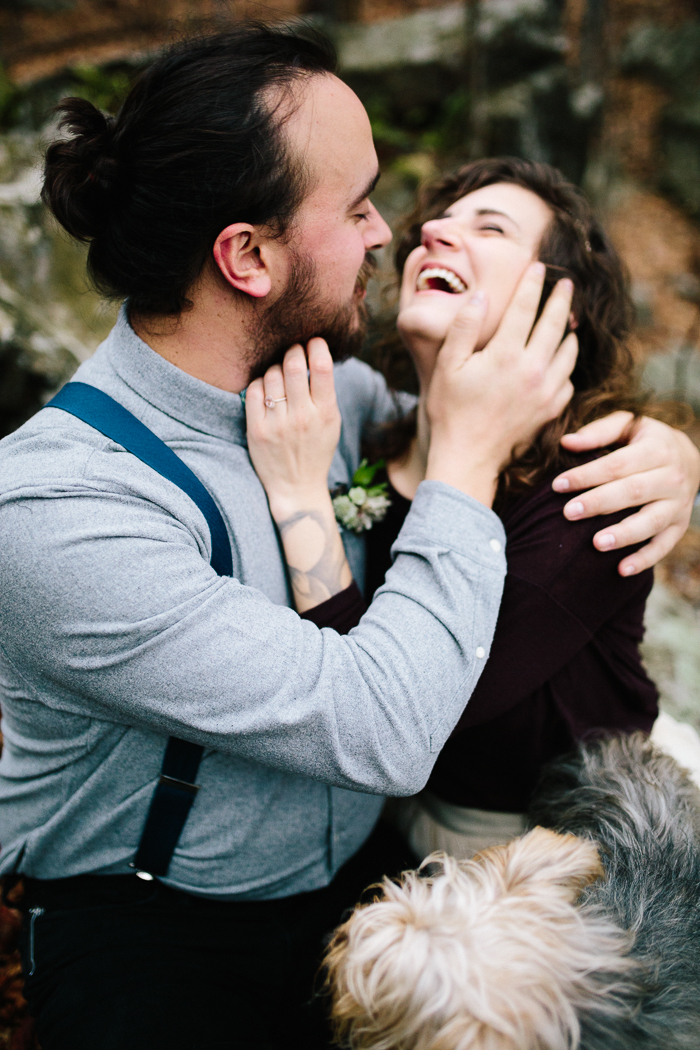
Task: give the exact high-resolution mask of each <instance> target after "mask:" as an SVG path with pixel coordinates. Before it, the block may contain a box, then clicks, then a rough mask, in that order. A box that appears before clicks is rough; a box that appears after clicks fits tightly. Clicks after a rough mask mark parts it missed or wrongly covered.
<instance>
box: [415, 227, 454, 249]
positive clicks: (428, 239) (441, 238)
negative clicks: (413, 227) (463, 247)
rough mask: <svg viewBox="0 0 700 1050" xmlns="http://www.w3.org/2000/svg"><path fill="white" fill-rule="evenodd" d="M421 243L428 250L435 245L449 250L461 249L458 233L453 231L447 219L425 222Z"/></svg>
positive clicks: (422, 228)
mask: <svg viewBox="0 0 700 1050" xmlns="http://www.w3.org/2000/svg"><path fill="white" fill-rule="evenodd" d="M421 242H422V244H423V245H425V247H426V248H427V249H428V250H430V249H431V248H432V247H434V246H435V245H441V246H442V247H448V248H457V247H459V239H458V237H457V233H456V231H455V230H453V229H451V227H450V223H449V221H448V220H447V219H430V220H429V221H428V222H424V223H423V226H422V227H421Z"/></svg>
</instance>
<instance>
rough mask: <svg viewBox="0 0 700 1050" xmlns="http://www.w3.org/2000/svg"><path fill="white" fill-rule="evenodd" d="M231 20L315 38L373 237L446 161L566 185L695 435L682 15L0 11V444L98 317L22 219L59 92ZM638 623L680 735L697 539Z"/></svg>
mask: <svg viewBox="0 0 700 1050" xmlns="http://www.w3.org/2000/svg"><path fill="white" fill-rule="evenodd" d="M242 17H262V18H267V19H294V18H299V17H304V18H307V19H311V20H314V21H315V22H316V23H318V24H320V25H322V26H323V27H324V28H325V29H326V30H327V31H328V32H329V33H330V34H331V35H332V36H333V38H334V39H335V41H336V43H337V45H338V49H339V53H340V61H341V73H342V76H343V77H344V78H345V79H346V80H347V81H348V83H349V84H350V85H351V86H352V87H353V88H354V89H355V90H356V91H357V93H358V94H359V95H360V97H361V98H362V100H363V101H364V103H365V105H366V107H367V109H368V112H369V114H370V117H371V119H372V124H373V129H374V135H375V140H376V142H377V146H378V150H379V154H380V160H381V164H382V170H383V178H382V181H381V183H380V187H379V189H378V191H377V194H376V198H375V199H376V202H377V204H378V206H379V207H380V208H381V210H382V211H383V212H384V214H385V215H386V216H387V218H388V219H389V220H390V222H392V224H396V223H397V222H398V221H399V219H400V216H401V214H402V213H403V212H404V211H405V210H406V209H407V208H408V206H409V205H410V202H411V198H412V194H413V193H414V191H415V189H416V187H417V186H418V185H419V184H420V182H421V181H422V180H423V179H425V178H428V177H430V176H431V175H432V174H433V173H435V172H436V171H438V170H440V169H442V168H444V167H446V166H449V165H452V164H454V163H456V162H458V161H460V160H463V159H465V158H470V157H477V156H482V155H485V154H503V153H508V154H516V155H520V156H524V157H528V158H531V159H534V160H544V161H548V162H550V163H553V164H555V165H557V166H558V167H560V168H562V170H563V171H564V172H565V173H566V174H567V175H568V176H569V177H570V178H571V179H573V180H574V181H576V182H577V183H579V184H581V185H582V186H583V187H584V189H585V190H586V192H587V193H588V194H589V195H590V197H591V198H592V200H593V201H594V203H595V206H596V208H597V209H598V211H599V213H600V215H601V217H602V219H603V221H604V222H605V224H606V226H607V228H608V229H609V231H610V233H611V235H612V237H613V239H614V241H615V242H616V244H617V246H618V248H619V250H620V252H621V253H622V256H623V258H624V259H625V261H626V264H627V266H628V269H629V273H630V278H631V282H632V291H633V296H634V301H635V304H636V308H637V328H636V333H635V341H634V349H635V354H636V358H637V361H638V366H639V369H640V374H641V375H642V378H643V382H644V383H645V384H646V385H648V386H652V387H653V388H654V389H656V391H657V392H658V393H659V394H660V395H661V396H667V397H669V398H676V399H682V400H684V401H686V402H687V403H688V404H689V405H690V406H691V408H692V409H693V411H694V413H695V416H694V418H695V420H696V422H694V423H693V424H692V425H691V434H693V435H694V436H697V435H698V434H700V425H699V424H698V423H697V418H698V417H700V353H699V352H698V344H699V341H700V5H698V4H697V2H693V0H467V2H466V3H449V4H444V3H441V2H436V0H273V2H271V3H269V4H266V5H265V4H257V3H256V4H254V3H248V2H247V0H0V437H1V436H2V435H4V434H7V433H9V432H10V431H12V430H13V429H14V428H15V427H17V426H19V425H20V424H21V423H22V422H23V421H24V420H26V419H27V418H29V417H30V416H31V415H32V414H33V413H34V412H36V411H37V410H38V409H39V408H40V407H41V405H42V404H43V403H44V402H45V401H46V400H47V399H48V397H49V396H50V395H51V393H52V392H53V391H54V390H56V389H57V388H58V387H59V386H60V385H61V384H62V383H63V382H65V381H66V380H67V379H68V378H70V376H71V374H72V372H73V371H74V370H75V368H76V367H77V365H78V363H79V362H80V361H82V360H84V359H85V358H86V357H87V356H89V355H90V354H91V353H92V352H93V350H94V349H95V347H96V346H97V344H98V343H99V341H100V340H101V339H102V338H103V337H104V335H105V334H106V333H107V331H108V330H109V328H110V326H111V324H112V322H113V318H114V313H115V308H114V306H113V305H110V304H105V303H103V302H101V301H100V300H99V299H98V297H97V296H96V295H95V294H94V292H93V291H92V290H91V289H90V288H89V286H88V284H87V282H86V279H85V276H84V250H83V249H82V248H80V247H77V246H76V245H74V244H72V243H71V242H70V241H69V240H68V238H67V237H65V236H64V235H63V234H62V233H61V232H60V231H59V230H58V229H57V228H56V225H55V224H54V223H53V221H52V220H51V219H50V217H49V216H48V215H47V214H46V212H45V210H44V209H43V207H42V206H41V204H40V203H39V189H40V168H41V155H42V150H43V148H44V144H45V142H46V141H47V139H48V138H49V137H50V136H51V135H52V134H53V131H54V125H53V123H52V117H51V107H52V106H53V105H54V104H55V103H56V102H57V101H58V99H59V98H60V97H62V96H63V95H65V94H79V95H84V96H85V97H87V98H90V99H91V100H92V101H93V102H95V103H96V104H97V105H98V106H100V107H101V108H103V109H105V110H109V111H112V112H114V111H115V110H116V109H117V108H118V106H119V104H120V100H121V99H122V98H123V96H124V93H125V92H126V90H127V88H128V84H129V81H130V78H131V77H132V76H133V75H134V73H135V72H137V71H138V70H139V68H141V67H142V66H143V64H144V63H145V62H147V61H148V59H149V57H150V56H151V55H152V54H153V53H154V52H155V51H157V49H158V48H159V47H161V46H162V45H163V44H164V43H165V42H167V41H168V40H170V39H172V38H173V37H174V36H176V35H179V34H182V33H183V32H191V31H197V32H199V31H207V30H208V29H210V28H217V27H219V26H224V25H226V24H227V23H229V22H230V21H231V20H232V19H237V18H242ZM394 291H395V289H394V286H393V281H392V276H391V259H390V257H389V256H388V255H387V257H386V258H385V259H384V260H382V267H381V271H380V274H379V278H378V280H377V281H376V282H375V285H374V287H373V289H372V299H371V301H372V306H373V309H374V313H375V315H376V316H377V317H379V318H380V319H381V318H382V317H384V318H386V317H388V316H390V314H391V310H392V308H393V295H394ZM698 524H700V520H699V521H698ZM647 622H648V629H647V640H646V643H645V645H646V659H647V662H648V664H649V667H650V670H651V672H652V674H653V675H654V677H655V678H656V680H657V681H658V683H659V685H660V687H661V690H662V695H663V699H664V704H665V706H666V707H667V708H668V709H669V710H671V712H672V713H674V714H675V715H676V716H677V717H681V718H685V719H687V720H689V721H693V722H694V723H695V724H696V725H697V726H699V727H700V645H699V644H698V642H699V641H700V633H699V628H700V532H697V531H691V533H690V534H689V536H688V537H687V538H686V540H685V541H684V543H683V545H682V546H681V548H680V550H678V551H677V552H675V554H674V555H673V556H672V557H670V558H669V559H667V560H666V562H665V564H664V565H662V567H661V568H660V570H659V571H658V573H657V585H656V587H655V590H654V592H653V594H652V599H651V601H650V603H649V609H648V617H647ZM9 914H10V913H9V912H6V916H7V915H9ZM8 923H9V925H8ZM3 930H4V934H3V936H0V1050H8V1048H11V1050H21V1048H22V1047H29V1046H32V1045H33V1036H32V1034H31V1029H30V1026H28V1025H27V1022H26V1019H25V1020H22V1011H21V1007H20V1006H18V1004H21V999H20V998H19V984H18V981H19V976H18V970H17V965H16V956H15V955H13V943H12V936H13V932H12V931H13V930H14V927H12V923H11V922H10V920H9V919H8V920H7V921H6V922H5V923H4V924H3V919H2V915H0V932H1V931H3ZM8 931H9V932H8Z"/></svg>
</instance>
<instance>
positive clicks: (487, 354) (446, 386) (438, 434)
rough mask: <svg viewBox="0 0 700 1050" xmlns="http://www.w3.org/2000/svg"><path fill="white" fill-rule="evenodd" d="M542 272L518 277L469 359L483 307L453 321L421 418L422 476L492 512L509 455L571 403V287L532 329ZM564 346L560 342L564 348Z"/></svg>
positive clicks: (539, 267) (471, 306)
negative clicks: (426, 442) (426, 433)
mask: <svg viewBox="0 0 700 1050" xmlns="http://www.w3.org/2000/svg"><path fill="white" fill-rule="evenodd" d="M544 271H545V268H544V265H543V264H542V263H539V262H537V263H533V264H532V265H530V266H529V267H528V268H527V270H526V271H525V274H524V275H523V277H522V279H521V281H520V284H519V285H518V287H517V289H516V292H515V295H514V296H513V299H512V300H511V302H510V304H509V306H508V309H507V310H506V312H505V314H504V316H503V319H502V321H501V323H500V325H499V327H498V330H497V332H496V334H495V335H494V336H493V338H492V339H491V341H490V342H489V343H488V344H487V345H486V346H485V347H484V349H483V350H482V351H481V352H480V353H474V349H475V347H476V346H477V345H478V337H479V332H480V329H481V325H482V322H483V318H484V314H485V306H486V304H485V301H483V300H482V299H479V297H478V294H477V295H474V296H472V297H471V298H470V299H469V300H468V302H467V303H466V304H465V306H463V307H462V309H461V310H460V311H459V313H458V314H457V316H456V318H455V320H454V321H453V323H452V325H451V327H450V330H449V332H448V334H447V338H446V339H445V342H444V343H443V345H442V347H441V349H440V352H439V354H438V357H437V361H436V364H435V371H434V372H433V375H432V378H431V381H430V389H429V391H428V399H427V403H426V412H427V415H428V420H429V422H430V452H429V455H428V468H427V471H426V477H427V478H428V479H432V480H435V481H444V482H446V483H447V484H449V485H453V486H454V487H455V488H458V489H461V490H462V491H463V492H465V493H467V495H470V496H473V497H474V498H475V499H478V500H480V501H481V502H482V503H485V504H486V505H487V506H489V507H490V506H491V503H492V502H493V497H494V493H495V490H496V483H497V479H498V474H499V472H500V470H501V469H502V467H503V466H504V464H505V463H507V462H508V460H509V459H510V457H511V455H512V453H513V449H514V448H515V447H516V446H517V445H519V444H521V443H527V442H529V441H531V440H532V438H533V436H534V435H535V434H536V433H537V431H538V430H539V429H540V427H542V425H543V424H544V423H546V422H548V421H549V420H550V419H555V418H556V417H557V416H558V415H559V414H560V412H562V410H563V409H564V407H565V406H566V404H567V403H568V402H569V400H570V398H571V395H572V393H573V386H572V385H571V380H570V379H569V376H570V375H571V372H572V370H573V367H574V364H575V362H576V354H577V352H578V343H577V341H576V337H575V335H569V336H567V337H566V338H565V339H564V338H563V337H564V331H565V328H566V324H567V320H568V317H569V312H570V310H571V296H572V292H573V285H572V283H571V281H569V280H566V279H565V280H562V281H559V282H558V284H557V285H556V287H555V288H554V291H553V292H552V294H551V295H550V297H549V299H548V300H547V303H546V305H545V308H544V310H543V312H542V316H541V317H540V318H539V320H538V321H537V324H535V326H534V328H533V323H534V320H535V317H536V314H537V307H538V304H539V302H540V297H541V295H542V284H543V281H544ZM562 339H563V342H562Z"/></svg>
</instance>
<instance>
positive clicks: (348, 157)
mask: <svg viewBox="0 0 700 1050" xmlns="http://www.w3.org/2000/svg"><path fill="white" fill-rule="evenodd" d="M285 134H286V137H287V141H288V143H289V146H290V148H291V149H292V151H293V152H294V154H295V155H296V157H298V158H299V159H300V160H301V161H302V163H303V164H304V167H305V168H306V171H307V175H308V176H309V179H310V183H311V185H310V191H311V192H314V191H319V190H320V191H322V192H323V191H324V190H325V191H326V192H328V193H334V194H345V195H346V196H347V203H348V206H349V205H350V204H351V203H352V201H353V200H354V199H355V198H356V197H357V195H358V194H360V193H361V191H362V189H363V187H365V186H366V185H367V184H368V183H370V182H371V181H372V179H373V178H374V176H375V174H376V170H377V155H376V152H375V149H374V143H373V141H372V129H371V126H370V122H369V117H368V116H367V112H366V110H365V108H364V106H363V105H362V103H361V102H360V100H359V98H358V97H357V95H356V94H355V92H354V91H352V90H351V89H350V88H349V87H348V86H347V84H344V83H343V81H342V80H340V79H339V78H338V77H335V76H333V75H331V74H324V75H317V76H312V77H309V78H308V79H305V80H303V81H300V82H299V81H298V82H297V84H296V85H295V87H294V91H293V111H292V113H291V114H290V116H289V117H288V119H287V120H286V122H285Z"/></svg>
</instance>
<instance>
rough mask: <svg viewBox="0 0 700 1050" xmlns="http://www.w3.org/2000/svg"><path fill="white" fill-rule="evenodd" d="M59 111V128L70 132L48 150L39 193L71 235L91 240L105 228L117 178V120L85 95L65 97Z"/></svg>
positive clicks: (57, 108)
mask: <svg viewBox="0 0 700 1050" xmlns="http://www.w3.org/2000/svg"><path fill="white" fill-rule="evenodd" d="M56 112H57V113H60V114H61V120H60V123H59V128H61V129H62V130H67V131H69V132H70V134H69V136H68V137H66V138H63V139H60V140H59V141H58V142H54V143H52V145H51V146H49V148H48V149H47V151H46V161H45V165H44V188H43V190H42V193H41V197H42V200H43V201H44V203H45V204H46V205H47V206H48V207H49V208H50V209H51V211H52V212H53V213H54V215H55V216H56V218H57V219H58V221H59V222H60V223H61V225H62V226H63V227H64V228H65V229H66V230H67V231H68V233H70V234H72V236H73V237H76V238H77V239H78V240H81V241H88V240H92V238H93V237H96V236H97V235H98V234H99V232H100V230H101V229H102V228H103V226H104V223H105V220H106V218H107V213H108V207H109V206H108V204H107V200H106V197H107V195H108V194H109V192H110V191H111V190H112V189H113V187H114V184H115V181H116V175H117V162H116V159H115V157H114V155H113V152H112V150H113V145H114V126H115V120H114V117H109V116H105V114H104V113H101V112H100V110H99V109H97V108H96V107H95V106H93V104H92V102H88V101H87V99H84V98H66V99H63V101H62V102H61V104H60V105H59V106H57V107H56Z"/></svg>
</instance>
